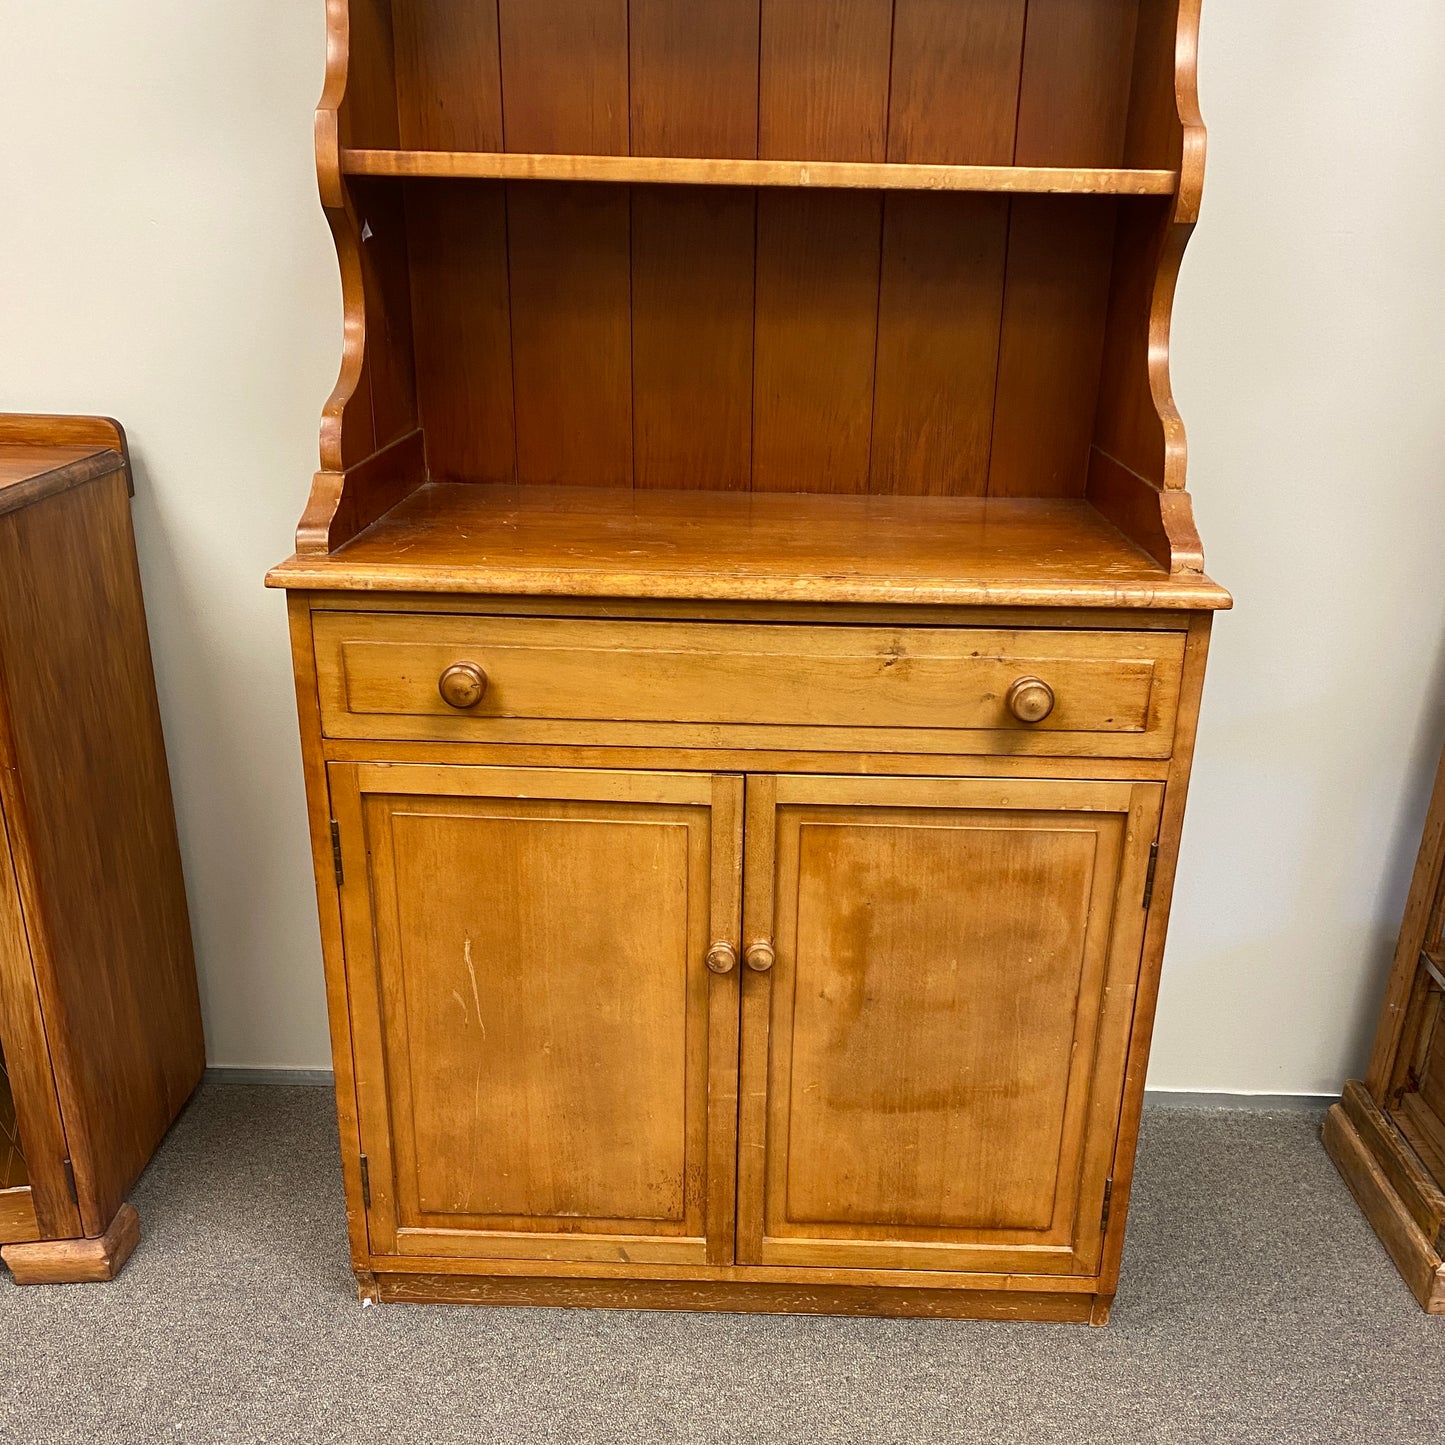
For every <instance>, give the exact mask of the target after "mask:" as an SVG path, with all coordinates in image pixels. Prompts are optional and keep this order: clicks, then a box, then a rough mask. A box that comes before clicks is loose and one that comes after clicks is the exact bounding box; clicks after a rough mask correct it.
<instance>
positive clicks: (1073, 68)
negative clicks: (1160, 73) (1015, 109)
mask: <svg viewBox="0 0 1445 1445" xmlns="http://www.w3.org/2000/svg"><path fill="white" fill-rule="evenodd" d="M1138 17H1139V0H1090V3H1089V4H1082V3H1080V0H1029V16H1028V33H1027V36H1026V38H1025V41H1024V63H1023V80H1022V83H1021V85H1020V90H1019V126H1018V143H1017V147H1016V149H1015V152H1014V162H1015V164H1016V165H1021V166H1117V165H1120V164H1121V163H1122V161H1123V157H1124V133H1125V127H1126V125H1127V123H1128V119H1129V90H1130V80H1131V76H1132V72H1133V66H1134V32H1135V26H1136V23H1137V21H1138Z"/></svg>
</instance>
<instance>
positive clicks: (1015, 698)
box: [1006, 677, 1054, 723]
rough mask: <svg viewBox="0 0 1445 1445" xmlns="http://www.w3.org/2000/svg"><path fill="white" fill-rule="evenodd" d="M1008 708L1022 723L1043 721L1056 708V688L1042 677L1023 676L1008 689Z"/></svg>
mask: <svg viewBox="0 0 1445 1445" xmlns="http://www.w3.org/2000/svg"><path fill="white" fill-rule="evenodd" d="M1006 700H1007V702H1008V710H1009V711H1010V712H1011V713H1012V714H1013V715H1014V716H1015V717H1016V718H1017V719H1018V720H1019V721H1020V722H1021V723H1037V722H1043V720H1044V719H1045V718H1046V717H1048V715H1049V714H1050V713H1051V712H1053V710H1054V690H1053V688H1051V687H1050V686H1049V685H1048V683H1046V682H1045V681H1044V680H1043V678H1041V677H1021V678H1019V679H1018V681H1017V682H1015V683H1014V685H1013V686H1012V687H1010V688H1009V690H1008V697H1007V699H1006Z"/></svg>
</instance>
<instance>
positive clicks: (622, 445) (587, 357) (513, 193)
mask: <svg viewBox="0 0 1445 1445" xmlns="http://www.w3.org/2000/svg"><path fill="white" fill-rule="evenodd" d="M628 210H629V196H628V193H627V191H626V190H625V189H622V188H620V187H615V186H589V185H585V184H577V185H536V184H532V183H529V182H520V183H513V184H511V185H509V186H508V188H507V221H508V245H509V254H510V257H511V287H512V367H513V376H514V383H513V384H514V386H515V388H516V416H517V470H518V474H519V476H520V478H521V480H522V481H524V482H541V483H552V484H556V485H563V486H610V487H630V486H631V485H632V365H631V349H632V337H631V304H632V303H631V275H630V261H629V255H630V235H629V222H628Z"/></svg>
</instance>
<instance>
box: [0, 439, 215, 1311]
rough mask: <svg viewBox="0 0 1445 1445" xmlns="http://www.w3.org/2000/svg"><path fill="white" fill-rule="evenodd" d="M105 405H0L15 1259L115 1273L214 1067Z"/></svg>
mask: <svg viewBox="0 0 1445 1445" xmlns="http://www.w3.org/2000/svg"><path fill="white" fill-rule="evenodd" d="M129 484H130V470H129V464H128V460H127V455H126V447H125V438H124V435H123V434H122V432H121V430H120V428H119V427H118V426H117V425H116V424H115V423H114V422H111V421H107V420H104V419H102V418H98V417H39V416H0V1246H3V1248H0V1256H3V1258H4V1261H5V1263H6V1264H7V1265H8V1266H9V1267H10V1270H11V1273H12V1274H13V1275H14V1277H15V1280H16V1282H17V1283H19V1284H38V1283H64V1282H68V1281H73V1280H105V1279H110V1278H111V1277H112V1276H113V1275H114V1273H115V1272H116V1271H117V1270H118V1269H119V1268H120V1267H121V1265H123V1264H124V1263H125V1260H126V1259H127V1258H128V1256H129V1255H130V1253H131V1251H132V1250H133V1249H134V1248H135V1245H136V1243H137V1241H138V1239H139V1237H140V1225H139V1220H138V1218H137V1216H136V1212H135V1210H134V1209H133V1208H132V1207H131V1206H130V1205H129V1204H127V1203H126V1194H127V1193H128V1192H129V1190H130V1188H131V1186H132V1185H133V1184H134V1183H135V1181H136V1179H137V1177H138V1176H139V1174H140V1172H141V1170H142V1169H143V1168H144V1167H145V1165H146V1163H147V1162H148V1161H149V1159H150V1157H151V1154H152V1152H153V1151H154V1149H155V1147H156V1145H157V1144H159V1143H160V1141H161V1138H162V1137H163V1136H164V1134H165V1132H166V1130H167V1129H168V1128H169V1127H170V1125H171V1123H172V1121H173V1120H174V1119H175V1117H176V1115H177V1114H178V1113H179V1112H180V1110H181V1107H182V1105H183V1104H184V1103H185V1102H186V1100H187V1098H188V1097H189V1096H190V1094H191V1091H192V1090H193V1089H194V1088H195V1086H196V1084H197V1083H198V1082H199V1081H200V1077H201V1073H202V1071H203V1070H204V1068H205V1045H204V1041H203V1039H202V1035H201V1014H200V1004H199V999H198V996H197V989H196V973H195V962H194V958H193V956H192V952H191V932H190V922H189V918H188V915H187V910H186V894H185V885H184V882H183V880H182V877H181V858H180V847H179V844H178V842H177V838H176V826H175V817H174V814H173V812H172V807H171V793H170V780H169V776H168V772H167V767H166V755H165V745H164V740H163V738H162V736H161V722H160V711H159V708H158V706H157V703H156V692H155V680H154V677H153V675H152V671H151V656H150V644H149V641H148V639H147V635H146V620H145V610H144V605H143V602H142V598H141V588H140V574H139V570H138V567H137V563H136V553H135V538H134V535H133V533H132V530H131V517H130V496H129Z"/></svg>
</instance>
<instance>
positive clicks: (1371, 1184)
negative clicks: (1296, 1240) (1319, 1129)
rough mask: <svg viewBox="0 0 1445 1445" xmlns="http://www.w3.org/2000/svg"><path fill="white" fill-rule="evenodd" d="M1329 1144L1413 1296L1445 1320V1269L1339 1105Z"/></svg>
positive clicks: (1329, 1123)
mask: <svg viewBox="0 0 1445 1445" xmlns="http://www.w3.org/2000/svg"><path fill="white" fill-rule="evenodd" d="M1324 1141H1325V1148H1326V1150H1328V1152H1329V1156H1330V1158H1331V1159H1333V1160H1334V1161H1335V1166H1336V1168H1338V1169H1339V1171H1340V1174H1341V1175H1342V1176H1343V1178H1344V1181H1345V1183H1346V1184H1348V1185H1349V1187H1350V1192H1351V1193H1352V1194H1353V1195H1354V1196H1355V1200H1356V1202H1357V1203H1358V1204H1359V1206H1360V1208H1361V1209H1362V1210H1363V1211H1364V1213H1365V1217H1366V1218H1367V1219H1368V1220H1369V1221H1370V1226H1371V1228H1373V1229H1374V1231H1375V1233H1376V1234H1377V1235H1378V1236H1379V1238H1380V1242H1381V1243H1382V1244H1383V1245H1384V1246H1385V1248H1386V1249H1387V1250H1388V1251H1389V1253H1390V1258H1391V1259H1393V1260H1394V1261H1395V1266H1396V1268H1397V1269H1398V1270H1399V1271H1400V1273H1401V1275H1402V1276H1403V1277H1404V1280H1405V1283H1406V1284H1407V1285H1409V1287H1410V1293H1411V1294H1413V1295H1414V1296H1415V1298H1416V1299H1417V1300H1418V1301H1419V1302H1420V1306H1421V1308H1422V1309H1424V1310H1425V1311H1426V1313H1427V1314H1432V1315H1445V1265H1442V1263H1441V1259H1440V1256H1439V1255H1438V1254H1437V1253H1436V1252H1435V1249H1434V1247H1433V1245H1432V1244H1431V1243H1430V1241H1429V1240H1428V1239H1427V1238H1426V1237H1425V1234H1424V1233H1423V1231H1422V1230H1421V1228H1420V1226H1419V1225H1418V1224H1417V1223H1416V1222H1415V1220H1414V1219H1412V1218H1411V1217H1410V1213H1409V1211H1408V1210H1407V1209H1406V1207H1405V1205H1404V1204H1403V1203H1402V1202H1401V1200H1400V1198H1399V1196H1398V1195H1397V1194H1396V1193H1395V1192H1394V1190H1393V1189H1392V1188H1391V1187H1390V1181H1389V1179H1388V1178H1387V1177H1386V1175H1385V1173H1384V1171H1383V1170H1382V1169H1381V1168H1380V1166H1379V1164H1378V1163H1377V1162H1376V1160H1375V1158H1374V1156H1373V1155H1372V1154H1371V1152H1370V1151H1369V1149H1367V1148H1366V1146H1365V1144H1364V1142H1363V1141H1362V1140H1361V1138H1360V1136H1359V1134H1358V1132H1357V1131H1356V1129H1355V1127H1354V1125H1353V1124H1352V1123H1351V1121H1350V1119H1349V1117H1348V1115H1347V1114H1346V1113H1345V1110H1344V1109H1343V1108H1342V1107H1341V1106H1340V1105H1339V1104H1336V1105H1335V1106H1334V1107H1333V1108H1332V1109H1331V1110H1330V1112H1329V1113H1328V1114H1327V1115H1326V1116H1325V1129H1324Z"/></svg>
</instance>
